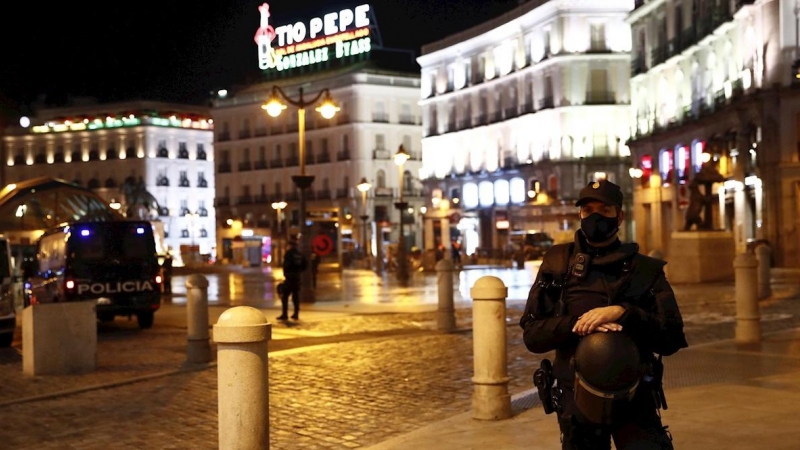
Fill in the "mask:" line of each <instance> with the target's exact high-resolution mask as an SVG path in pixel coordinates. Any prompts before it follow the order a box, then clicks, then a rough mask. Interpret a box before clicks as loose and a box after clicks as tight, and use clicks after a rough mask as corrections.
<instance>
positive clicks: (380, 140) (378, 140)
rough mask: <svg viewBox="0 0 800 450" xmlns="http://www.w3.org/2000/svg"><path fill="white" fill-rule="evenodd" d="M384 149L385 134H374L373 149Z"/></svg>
mask: <svg viewBox="0 0 800 450" xmlns="http://www.w3.org/2000/svg"><path fill="white" fill-rule="evenodd" d="M385 149H386V136H384V135H383V134H376V135H375V150H385Z"/></svg>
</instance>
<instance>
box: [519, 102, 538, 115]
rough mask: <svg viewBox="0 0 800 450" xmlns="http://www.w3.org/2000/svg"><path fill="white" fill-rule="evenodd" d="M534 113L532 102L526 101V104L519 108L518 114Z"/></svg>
mask: <svg viewBox="0 0 800 450" xmlns="http://www.w3.org/2000/svg"><path fill="white" fill-rule="evenodd" d="M535 111H536V108H534V107H533V101H530V100H528V101H527V102H525V103H523V104H522V107H521V108H520V111H519V112H520V114H531V113H533V112H535Z"/></svg>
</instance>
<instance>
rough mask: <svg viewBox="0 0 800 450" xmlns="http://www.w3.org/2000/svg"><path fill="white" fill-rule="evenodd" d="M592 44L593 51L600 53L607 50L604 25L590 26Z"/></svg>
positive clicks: (590, 46)
mask: <svg viewBox="0 0 800 450" xmlns="http://www.w3.org/2000/svg"><path fill="white" fill-rule="evenodd" d="M589 33H590V34H591V42H590V43H589V48H590V50H592V51H595V52H600V51H605V50H606V27H605V25H604V24H602V23H593V24H591V25H590V26H589Z"/></svg>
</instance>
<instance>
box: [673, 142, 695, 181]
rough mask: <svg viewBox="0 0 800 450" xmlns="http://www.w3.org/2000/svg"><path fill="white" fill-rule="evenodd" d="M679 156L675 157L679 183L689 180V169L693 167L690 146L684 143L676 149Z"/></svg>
mask: <svg viewBox="0 0 800 450" xmlns="http://www.w3.org/2000/svg"><path fill="white" fill-rule="evenodd" d="M676 152H677V157H676V158H675V165H676V166H677V167H676V169H677V172H678V174H677V175H678V183H679V184H686V182H687V181H688V180H689V171H690V167H691V165H692V164H691V156H692V155H691V152H690V151H689V147H687V146H685V145H682V146H680V147H678V149H677V150H676Z"/></svg>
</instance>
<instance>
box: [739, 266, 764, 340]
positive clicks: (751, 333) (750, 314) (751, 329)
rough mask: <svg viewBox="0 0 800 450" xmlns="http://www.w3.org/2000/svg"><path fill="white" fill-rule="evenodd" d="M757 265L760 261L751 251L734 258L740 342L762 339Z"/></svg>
mask: <svg viewBox="0 0 800 450" xmlns="http://www.w3.org/2000/svg"><path fill="white" fill-rule="evenodd" d="M757 266H758V261H756V258H755V256H753V255H752V254H751V253H747V252H745V253H740V254H739V255H737V256H736V258H735V259H734V260H733V268H734V269H735V271H736V341H737V342H740V343H752V342H759V341H761V316H760V313H759V310H758V286H757V285H756V278H757V274H756V267H757Z"/></svg>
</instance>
